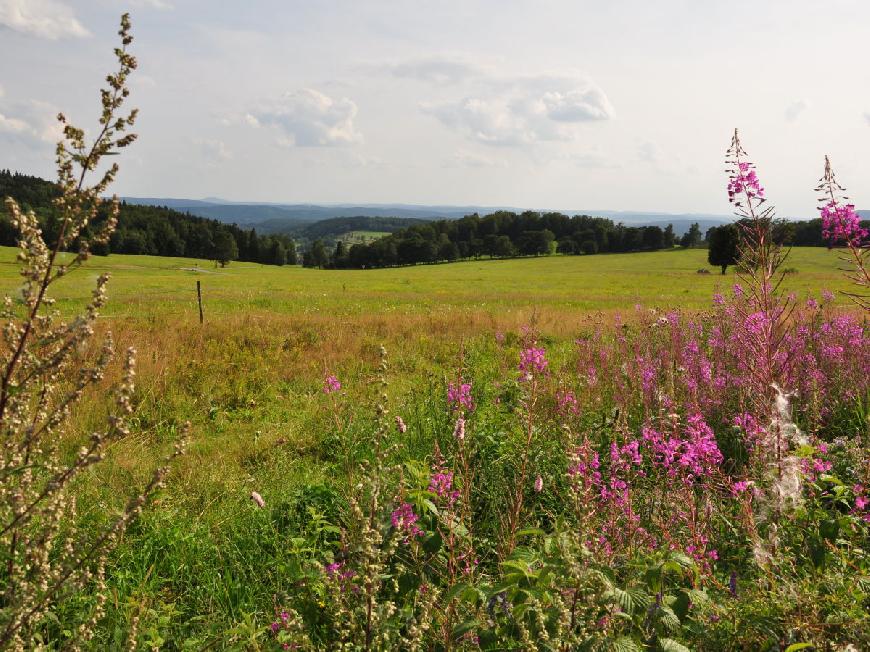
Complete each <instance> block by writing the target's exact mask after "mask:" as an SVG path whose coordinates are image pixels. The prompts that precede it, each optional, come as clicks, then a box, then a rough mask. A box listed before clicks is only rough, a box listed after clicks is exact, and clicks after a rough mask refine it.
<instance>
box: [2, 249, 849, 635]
mask: <svg viewBox="0 0 870 652" xmlns="http://www.w3.org/2000/svg"><path fill="white" fill-rule="evenodd" d="M14 256H15V250H12V249H8V248H4V249H0V289H2V291H3V293H4V294H6V293H12V294H14V293H15V291H16V288H17V287H18V286H19V285H20V280H19V278H18V277H17V276H16V267H15V264H14ZM787 265H788V266H789V267H792V268H794V269H795V270H796V272H795V273H792V274H789V275H788V277H787V280H786V285H787V289H788V290H790V291H793V292H795V293H796V295H797V296H798V297H799V298H801V299H804V298H806V297H808V296H818V295H819V294H820V292H821V291H822V290H823V289H830V290H832V291H836V290H839V289H843V288H845V287H846V283H845V282H844V280H843V278H842V273H841V272H840V271H839V270H838V260H837V257H836V255H835V254H834V253H832V252H829V251H827V250H823V249H797V250H794V251H793V252H792V254H791V257H790V260H789V262H788V263H787ZM699 268H708V267H707V265H706V251H702V250H690V251H676V250H675V251H672V252H657V253H644V254H630V255H600V256H588V257H584V256H575V257H563V256H553V257H543V258H536V259H517V260H494V261H490V260H481V261H469V262H461V263H455V264H444V265H434V266H429V265H427V266H417V267H405V268H397V269H383V270H371V271H322V270H310V269H302V268H298V267H293V268H290V267H284V268H279V267H272V266H260V265H254V264H239V263H232V264H231V265H230V266H229V267H227V268H216V267H214V266H213V265H212V264H211V263H209V262H207V261H201V260H188V259H174V258H155V257H147V256H120V255H113V256H111V257H109V258H94V259H93V260H91V261H89V263H88V264H87V265H86V267H85V268H84V269H82V270H79V271H76V272H75V273H74V274H72V275H70V276H69V277H67V278H65V279H63V280H62V282H60V283H59V284H58V285H57V286H56V288H55V290H54V296H55V297H56V298H57V299H58V304H57V305H58V307H59V309H60V310H61V311H63V312H64V313H72V311H74V310H76V309H78V308H80V307H81V306H82V305H83V303H84V301H85V300H86V298H87V297H88V296H89V293H90V290H91V288H92V286H93V281H94V279H95V277H96V275H97V274H99V273H102V272H108V273H110V274H111V281H110V286H109V288H110V290H109V294H110V302H109V305H108V308H107V309H106V310H105V311H104V317H103V320H102V324H103V327H104V328H105V329H111V330H112V331H113V333H114V337H115V340H116V342H117V343H118V347H119V348H120V347H126V346H130V345H133V346H135V347H136V348H137V349H138V351H139V385H138V392H137V405H138V409H137V414H136V421H135V424H134V425H135V427H134V428H133V431H134V434H133V435H132V436H131V437H129V438H127V439H125V440H123V441H120V442H118V443H117V444H115V445H114V446H113V447H112V449H111V450H110V452H109V459H108V463H107V464H105V465H101V466H100V467H98V470H97V471H95V472H93V473H92V474H91V475H90V476H89V477H87V478H85V479H84V482H83V484H82V487H81V492H82V504H83V505H85V506H86V510H87V512H88V513H93V514H98V513H101V512H105V511H106V510H107V509H108V510H109V511H111V509H113V507H114V506H117V505H118V504H120V501H121V500H122V497H123V496H126V495H129V493H130V492H131V491H132V490H133V488H134V487H136V486H139V485H140V484H141V483H142V482H143V481H144V480H145V479H146V478H147V477H148V475H149V473H150V470H151V469H152V468H153V467H154V465H155V463H156V460H157V459H158V457H159V454H161V453H163V452H165V451H166V450H168V448H169V447H170V446H171V445H172V441H173V439H174V437H175V436H176V434H177V432H178V429H179V427H180V424H181V423H182V422H183V421H185V420H190V421H191V422H192V424H193V431H192V436H193V444H192V446H191V450H190V452H189V454H188V455H187V456H185V457H184V458H182V460H181V461H180V463H179V464H178V466H177V468H176V469H175V471H174V472H173V475H172V477H171V480H170V483H169V487H168V488H167V490H166V491H165V492H164V494H163V495H162V496H161V497H160V498H159V500H158V505H157V506H156V507H155V508H154V509H153V510H151V511H149V512H148V513H147V514H146V515H145V516H144V517H143V518H142V519H141V521H140V522H139V523H138V524H137V525H136V526H135V527H134V528H133V529H132V530H131V532H130V533H129V534H128V536H127V539H126V541H125V542H124V543H123V544H122V546H121V547H120V549H119V551H118V557H117V559H116V560H115V563H116V565H117V566H116V568H115V571H116V572H115V573H114V574H113V576H112V578H113V579H112V582H113V590H114V592H115V595H116V603H115V604H114V605H113V607H112V608H113V611H112V612H111V613H112V614H114V615H113V616H112V617H113V618H115V619H116V621H117V626H118V628H119V630H118V631H119V632H121V631H123V630H124V628H125V627H126V625H125V622H126V620H127V619H129V617H130V613H132V612H134V611H135V612H137V613H142V614H144V616H143V621H147V623H149V625H148V626H149V627H152V628H153V637H154V638H153V640H154V641H158V639H159V640H164V639H166V640H169V639H173V640H175V641H178V640H182V639H190V640H193V641H194V643H196V641H199V644H204V643H205V642H207V641H209V640H211V639H209V637H210V636H212V635H217V634H216V633H217V632H227V631H230V630H233V628H236V629H235V630H234V631H236V634H235V636H237V638H238V639H239V640H242V639H243V638H244V636H245V635H246V634H245V631H246V630H245V627H246V625H245V623H246V622H250V619H251V618H254V617H256V619H257V620H258V622H259V625H260V626H262V620H263V618H268V615H269V605H270V604H271V603H272V601H273V599H274V595H275V591H280V589H281V586H282V582H285V581H287V582H289V581H290V580H291V579H292V578H293V577H294V572H295V571H294V569H293V568H289V567H287V566H286V565H287V564H292V563H294V562H293V559H294V557H293V556H292V555H288V554H285V553H286V552H287V551H286V550H285V549H286V547H287V546H288V545H291V544H290V543H288V541H287V539H286V537H287V534H286V532H282V531H280V530H279V529H276V526H275V519H274V518H272V519H270V518H266V516H265V514H264V513H263V512H261V511H258V510H256V509H255V508H253V506H252V505H251V502H250V500H249V494H250V492H251V491H252V490H257V491H259V492H260V493H261V494H262V495H263V496H264V498H265V499H266V501H267V504H268V505H270V508H271V507H273V506H274V508H275V509H278V510H279V511H280V509H284V508H285V507H286V509H288V510H293V509H296V507H295V506H296V505H298V504H300V500H301V499H300V496H301V495H303V494H304V492H305V491H308V488H310V487H312V486H314V487H317V486H326V487H331V486H334V482H335V481H336V480H340V479H341V478H344V477H347V474H349V472H350V466H351V465H352V464H354V463H355V460H357V459H358V453H359V451H355V450H352V449H353V445H351V446H350V447H349V448H344V447H347V446H348V444H347V442H357V444H356V445H357V446H362V447H364V446H365V436H366V433H367V432H370V429H371V427H372V421H373V414H369V411H368V410H366V409H361V408H360V406H363V405H371V404H372V398H371V390H370V388H369V380H370V379H371V378H372V375H373V370H374V369H375V368H376V366H377V363H378V360H379V348H380V346H381V345H384V346H385V347H386V348H387V350H388V353H389V362H390V379H391V386H390V395H391V400H392V401H393V404H394V405H395V406H396V407H397V409H399V410H401V411H402V412H403V413H404V414H405V415H406V418H407V420H408V422H409V423H410V424H411V428H410V430H409V432H408V435H407V438H406V439H404V441H403V442H402V446H403V447H404V450H405V452H406V453H407V454H408V455H409V456H412V457H418V458H419V457H424V456H425V455H427V454H428V452H429V451H430V449H429V446H430V445H431V441H432V436H433V432H436V431H437V430H438V429H439V428H440V429H443V428H445V427H446V428H449V427H450V426H449V424H446V423H443V421H444V416H443V414H441V412H440V410H441V403H440V402H439V401H440V400H441V399H440V398H439V399H438V400H435V399H433V396H434V395H435V393H436V392H437V394H438V396H439V397H440V395H441V392H442V391H443V387H444V383H445V380H446V379H447V378H450V377H453V374H455V373H456V370H457V369H458V368H459V367H464V366H469V367H473V368H474V369H475V376H476V379H478V380H483V379H485V378H487V377H490V378H498V377H499V375H500V374H502V373H503V372H504V369H502V368H501V367H500V365H503V361H500V360H499V358H498V356H497V355H495V354H494V353H493V351H494V350H495V348H496V344H495V338H494V335H495V334H496V333H497V332H501V333H504V334H505V336H506V337H508V338H511V337H513V338H514V339H516V337H517V336H518V333H520V332H521V329H522V328H523V327H524V326H527V325H530V324H531V325H534V327H535V328H536V329H537V331H538V332H539V333H540V337H541V341H542V342H545V343H546V344H547V346H548V356H549V357H550V359H551V360H552V361H553V362H552V363H553V364H556V363H557V362H558V361H559V359H560V356H567V352H568V351H569V350H570V348H571V343H572V341H573V338H574V337H575V336H577V335H578V334H580V333H583V332H586V331H589V330H590V329H600V328H603V327H605V325H606V324H610V323H612V318H613V316H614V313H617V312H618V313H622V314H623V315H625V316H626V317H627V319H628V320H630V319H631V315H632V314H634V312H635V310H636V305H642V306H643V307H644V308H645V309H646V308H663V309H670V308H673V307H675V306H676V307H679V309H681V310H684V311H696V310H704V309H706V308H707V307H709V306H710V305H711V297H712V295H713V294H714V293H715V292H717V291H723V292H727V291H728V290H729V288H730V287H731V285H732V284H733V283H734V282H735V281H736V277H735V276H734V275H733V274H732V273H731V272H730V271H729V274H728V275H726V276H724V277H723V276H721V275H719V274H718V273H716V270H712V271H713V273H711V274H709V275H707V274H698V273H697V270H698V269H699ZM197 281H200V282H201V284H202V288H203V296H204V308H205V324H204V325H203V326H200V324H199V323H198V314H197V307H196V282H197ZM837 303H838V304H841V305H843V306H846V305H848V304H847V302H846V301H845V300H843V299H842V298H839V297H838V299H837ZM326 373H335V374H336V375H337V376H338V377H339V379H340V380H341V381H342V383H343V389H342V392H341V395H340V397H327V396H325V395H324V394H323V392H322V390H321V388H322V384H323V378H324V375H325V374H326ZM117 378H118V369H114V370H113V373H112V374H109V376H108V378H107V384H111V383H112V382H114V381H116V380H117ZM483 385H484V383H483V382H481V386H483ZM106 406H107V398H106V396H105V395H104V394H103V393H102V392H95V393H92V394H90V395H88V396H87V397H86V398H85V400H84V403H83V404H82V406H81V409H80V410H78V412H77V413H76V414H75V415H74V418H73V420H72V424H71V429H70V431H69V433H68V440H69V443H70V446H72V445H73V443H74V442H75V441H78V440H79V439H80V438H81V437H83V436H85V435H86V434H87V433H88V432H90V431H91V430H92V429H93V428H97V427H99V424H100V422H101V419H102V416H103V415H104V414H105V411H106V409H107V408H106ZM411 410H413V413H409V412H410V411H411ZM330 438H334V440H335V442H336V443H338V442H341V449H338V448H336V449H335V450H331V449H330V445H329V441H330V440H331V439H330ZM300 492H302V493H300ZM282 506H284V507H282ZM275 513H276V512H274V511H272V512H271V514H272V515H273V516H274V514H275ZM288 518H289V517H288ZM264 575H265V577H264ZM196 618H199V619H200V620H197V619H196ZM251 628H252V629H251V631H252V632H253V631H254V629H255V628H254V626H253V625H251ZM118 635H119V636H120V635H121V634H118Z"/></svg>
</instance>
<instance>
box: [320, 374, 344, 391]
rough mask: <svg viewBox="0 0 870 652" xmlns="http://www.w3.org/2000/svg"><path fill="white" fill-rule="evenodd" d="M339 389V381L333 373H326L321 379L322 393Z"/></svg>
mask: <svg viewBox="0 0 870 652" xmlns="http://www.w3.org/2000/svg"><path fill="white" fill-rule="evenodd" d="M340 389H341V382H340V381H339V380H338V378H336V377H335V374H327V375H326V378H325V379H324V381H323V393H324V394H332V393H333V392H337V391H338V390H340Z"/></svg>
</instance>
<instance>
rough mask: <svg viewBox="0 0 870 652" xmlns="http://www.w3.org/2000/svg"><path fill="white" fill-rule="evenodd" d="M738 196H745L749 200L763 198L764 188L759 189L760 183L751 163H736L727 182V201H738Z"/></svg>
mask: <svg viewBox="0 0 870 652" xmlns="http://www.w3.org/2000/svg"><path fill="white" fill-rule="evenodd" d="M738 195H745V196H746V197H749V198H753V197H757V198H759V199H763V198H764V188H762V187H761V182H760V181H759V179H758V175H757V174H756V173H755V166H754V165H752V163H742V162H741V163H738V164H737V168H736V169H735V170H734V172H733V173H732V174H731V177H730V178H729V180H728V201H730V202H731V203H734V202H736V201H738V200H739V197H738Z"/></svg>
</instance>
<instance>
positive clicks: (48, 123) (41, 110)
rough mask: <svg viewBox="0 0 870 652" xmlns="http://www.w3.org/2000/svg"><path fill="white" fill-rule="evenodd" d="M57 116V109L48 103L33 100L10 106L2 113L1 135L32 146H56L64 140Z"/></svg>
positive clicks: (0, 117) (0, 120)
mask: <svg viewBox="0 0 870 652" xmlns="http://www.w3.org/2000/svg"><path fill="white" fill-rule="evenodd" d="M56 116H57V108H56V107H54V106H52V105H51V104H48V103H46V102H39V101H36V100H31V101H30V102H25V103H16V104H13V105H9V108H4V109H3V112H2V113H0V134H5V135H6V136H7V137H14V138H16V139H18V140H22V141H25V142H27V143H29V144H31V145H39V144H44V143H52V144H54V143H56V142H57V141H59V140H60V139H61V138H63V129H62V128H61V126H60V123H58V121H57V118H56Z"/></svg>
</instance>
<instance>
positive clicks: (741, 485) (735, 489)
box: [731, 480, 749, 496]
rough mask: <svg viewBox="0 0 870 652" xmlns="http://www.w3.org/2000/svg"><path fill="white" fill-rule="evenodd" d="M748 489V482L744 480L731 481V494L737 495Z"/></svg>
mask: <svg viewBox="0 0 870 652" xmlns="http://www.w3.org/2000/svg"><path fill="white" fill-rule="evenodd" d="M747 489H749V482H747V481H746V480H738V481H737V482H732V483H731V495H732V496H738V495H740V494H742V493H743V492H744V491H746V490H747Z"/></svg>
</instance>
